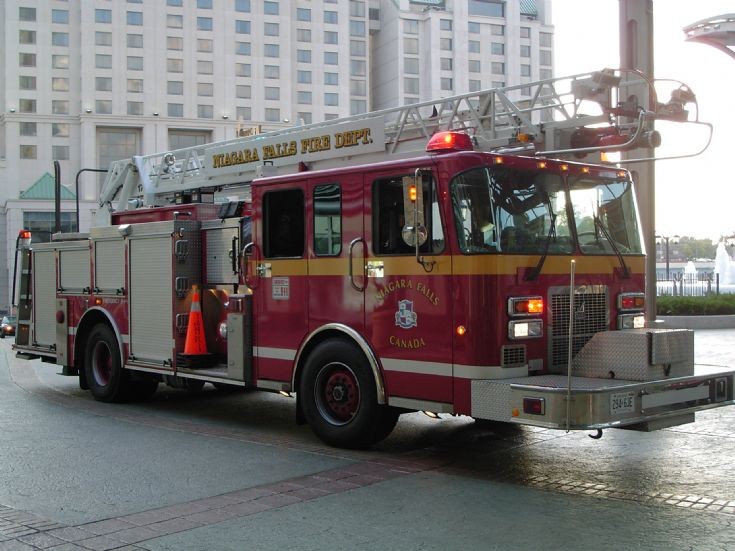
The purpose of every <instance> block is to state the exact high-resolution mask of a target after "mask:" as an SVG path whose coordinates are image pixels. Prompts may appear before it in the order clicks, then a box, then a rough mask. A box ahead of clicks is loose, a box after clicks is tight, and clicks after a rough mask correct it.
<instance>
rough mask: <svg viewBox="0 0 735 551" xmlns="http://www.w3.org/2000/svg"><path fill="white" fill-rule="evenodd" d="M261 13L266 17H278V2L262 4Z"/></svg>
mask: <svg viewBox="0 0 735 551" xmlns="http://www.w3.org/2000/svg"><path fill="white" fill-rule="evenodd" d="M263 13H264V14H266V15H278V2H268V1H266V2H263Z"/></svg>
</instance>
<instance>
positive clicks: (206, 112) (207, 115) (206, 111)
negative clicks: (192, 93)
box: [197, 105, 214, 119]
mask: <svg viewBox="0 0 735 551" xmlns="http://www.w3.org/2000/svg"><path fill="white" fill-rule="evenodd" d="M197 117H199V118H200V119H213V118H214V107H213V106H211V105H197Z"/></svg>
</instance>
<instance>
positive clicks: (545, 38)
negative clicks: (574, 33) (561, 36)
mask: <svg viewBox="0 0 735 551" xmlns="http://www.w3.org/2000/svg"><path fill="white" fill-rule="evenodd" d="M551 40H552V34H551V33H538V44H539V46H541V47H542V48H551Z"/></svg>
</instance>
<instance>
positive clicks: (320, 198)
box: [314, 184, 342, 256]
mask: <svg viewBox="0 0 735 551" xmlns="http://www.w3.org/2000/svg"><path fill="white" fill-rule="evenodd" d="M341 250H342V190H341V188H340V187H339V184H324V185H319V186H316V187H315V188H314V254H316V255H317V256H337V255H339V253H340V252H341Z"/></svg>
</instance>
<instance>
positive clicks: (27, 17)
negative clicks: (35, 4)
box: [18, 8, 36, 21]
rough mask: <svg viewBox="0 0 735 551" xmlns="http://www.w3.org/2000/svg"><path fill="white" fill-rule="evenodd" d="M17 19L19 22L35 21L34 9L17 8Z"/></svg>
mask: <svg viewBox="0 0 735 551" xmlns="http://www.w3.org/2000/svg"><path fill="white" fill-rule="evenodd" d="M18 19H20V20H21V21H35V20H36V8H18Z"/></svg>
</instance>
